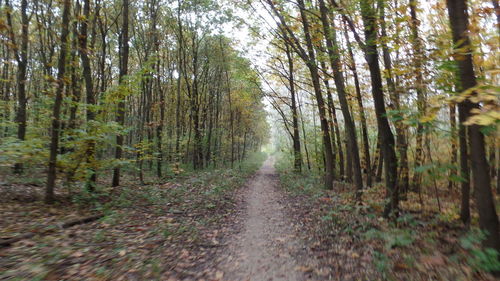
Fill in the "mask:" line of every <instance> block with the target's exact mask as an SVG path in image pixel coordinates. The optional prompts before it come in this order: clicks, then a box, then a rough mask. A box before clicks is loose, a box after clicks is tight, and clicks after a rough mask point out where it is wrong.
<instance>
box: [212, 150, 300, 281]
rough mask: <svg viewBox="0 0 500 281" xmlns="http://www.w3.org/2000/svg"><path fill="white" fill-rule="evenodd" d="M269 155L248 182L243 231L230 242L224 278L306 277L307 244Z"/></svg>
mask: <svg viewBox="0 0 500 281" xmlns="http://www.w3.org/2000/svg"><path fill="white" fill-rule="evenodd" d="M273 164H274V159H273V158H268V159H267V160H266V161H265V162H264V164H263V166H262V167H261V168H260V170H259V171H258V172H257V173H256V175H255V176H254V177H253V178H252V179H251V180H250V181H249V182H248V183H247V188H246V189H245V192H244V194H243V196H244V201H243V202H244V203H243V206H242V208H243V212H242V213H241V214H240V218H239V221H240V222H241V227H242V229H241V231H240V232H239V233H237V234H235V235H234V236H233V237H232V238H231V239H230V241H229V244H228V250H227V252H226V253H224V254H223V257H222V262H221V263H220V266H219V267H220V270H222V271H223V272H224V278H223V279H224V280H255V281H267V280H306V279H307V277H306V276H305V274H304V272H303V270H301V268H304V267H302V266H300V264H299V260H300V261H303V260H302V259H300V258H299V256H300V255H301V252H303V249H305V246H304V244H303V242H302V241H301V240H300V239H299V238H298V237H297V236H296V235H295V231H294V229H293V227H292V224H291V221H290V218H288V217H287V215H286V211H285V209H284V208H285V207H284V205H283V204H282V203H280V201H282V200H284V196H283V194H282V193H281V192H280V190H279V189H278V184H279V180H278V177H277V174H276V171H275V169H274V167H273Z"/></svg>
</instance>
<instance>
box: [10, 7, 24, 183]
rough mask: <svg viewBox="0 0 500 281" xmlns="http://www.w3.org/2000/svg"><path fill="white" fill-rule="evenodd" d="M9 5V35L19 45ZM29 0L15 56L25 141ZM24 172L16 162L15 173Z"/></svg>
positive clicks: (19, 113)
mask: <svg viewBox="0 0 500 281" xmlns="http://www.w3.org/2000/svg"><path fill="white" fill-rule="evenodd" d="M5 5H6V6H7V11H6V14H7V25H8V27H9V37H10V40H11V42H12V45H13V46H17V44H16V37H15V32H14V26H13V24H12V17H11V13H12V6H11V4H10V1H9V0H6V1H5ZM27 10H28V1H27V0H21V48H20V52H19V51H18V50H17V47H16V48H14V56H15V58H16V61H17V102H18V108H17V112H16V123H17V138H18V139H19V140H20V141H24V140H25V138H26V120H27V117H26V106H27V103H28V98H27V96H26V79H27V76H26V74H27V68H28V43H29V38H28V30H29V17H28V12H27ZM22 172H23V164H22V163H16V164H15V165H14V173H16V174H20V173H22Z"/></svg>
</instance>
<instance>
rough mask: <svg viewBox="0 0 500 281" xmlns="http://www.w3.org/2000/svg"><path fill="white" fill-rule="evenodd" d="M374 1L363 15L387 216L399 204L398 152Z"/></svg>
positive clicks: (366, 4) (363, 7)
mask: <svg viewBox="0 0 500 281" xmlns="http://www.w3.org/2000/svg"><path fill="white" fill-rule="evenodd" d="M374 2H375V1H374V0H367V1H360V2H359V5H360V7H361V15H362V19H363V26H364V33H365V40H366V42H365V49H364V52H365V58H366V62H367V64H368V68H369V71H370V78H371V86H372V96H373V101H374V103H375V113H376V115H377V125H378V131H379V136H380V147H381V150H382V154H383V157H384V168H385V185H386V188H387V197H388V198H389V202H388V203H387V204H386V207H385V209H384V215H385V216H388V215H389V214H390V213H391V212H394V211H396V209H397V208H398V204H399V189H398V185H397V168H398V160H397V157H396V152H395V149H394V145H395V142H394V135H393V134H392V131H391V127H390V126H389V120H388V119H387V111H386V109H385V103H384V91H383V86H382V75H381V72H380V65H379V61H378V57H379V55H378V50H377V29H376V27H377V25H376V22H377V16H376V13H375V9H374V7H373V4H374Z"/></svg>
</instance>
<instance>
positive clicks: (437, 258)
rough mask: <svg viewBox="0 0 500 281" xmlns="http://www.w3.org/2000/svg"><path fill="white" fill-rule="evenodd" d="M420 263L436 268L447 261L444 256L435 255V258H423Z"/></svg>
mask: <svg viewBox="0 0 500 281" xmlns="http://www.w3.org/2000/svg"><path fill="white" fill-rule="evenodd" d="M419 261H420V263H422V264H425V265H434V266H441V265H444V264H445V260H444V258H443V256H441V255H439V254H437V255H436V254H435V255H433V256H422V257H420V259H419Z"/></svg>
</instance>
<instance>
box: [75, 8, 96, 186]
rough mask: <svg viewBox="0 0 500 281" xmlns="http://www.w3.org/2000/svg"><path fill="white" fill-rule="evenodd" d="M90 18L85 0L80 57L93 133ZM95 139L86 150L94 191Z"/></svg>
mask: <svg viewBox="0 0 500 281" xmlns="http://www.w3.org/2000/svg"><path fill="white" fill-rule="evenodd" d="M89 20H90V0H84V4H83V20H82V23H81V26H80V34H79V36H78V37H79V41H80V57H81V60H82V66H83V78H84V80H85V90H86V92H85V93H86V103H87V115H86V118H87V131H88V133H89V134H92V126H93V125H92V122H93V121H94V120H95V116H96V114H95V110H94V108H93V107H94V106H95V105H96V101H95V94H94V84H93V81H92V69H91V68H90V59H89V52H90V50H89V49H88V48H87V37H88V23H89ZM95 146H96V144H95V141H93V140H89V141H88V142H87V152H86V159H85V160H86V162H87V165H89V169H88V170H89V171H90V175H88V178H87V183H86V185H87V189H88V190H90V191H94V189H95V184H96V180H97V174H96V171H95Z"/></svg>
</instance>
